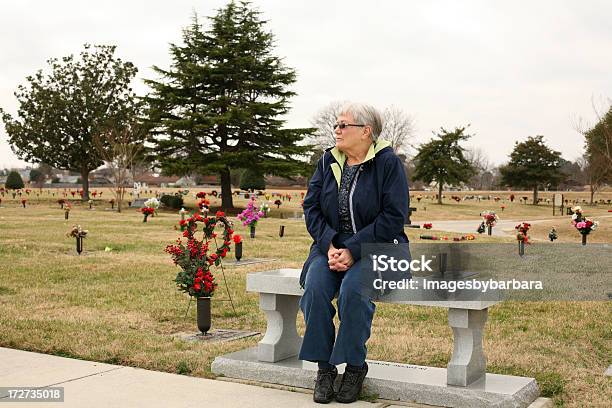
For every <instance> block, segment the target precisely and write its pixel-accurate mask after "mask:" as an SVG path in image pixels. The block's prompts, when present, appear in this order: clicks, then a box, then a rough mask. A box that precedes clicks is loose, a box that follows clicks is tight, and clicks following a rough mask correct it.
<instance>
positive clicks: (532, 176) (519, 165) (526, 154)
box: [499, 136, 564, 205]
mask: <svg viewBox="0 0 612 408" xmlns="http://www.w3.org/2000/svg"><path fill="white" fill-rule="evenodd" d="M543 139H544V136H535V137H532V136H529V137H528V138H527V140H526V141H524V142H522V143H519V142H516V143H515V145H514V150H513V151H512V153H510V162H509V163H508V164H506V165H505V166H501V167H500V168H499V172H500V173H501V177H502V178H501V182H502V184H505V185H508V186H511V187H520V188H529V189H532V190H533V204H534V205H537V204H538V189H539V188H541V187H550V186H556V185H557V184H558V183H559V182H560V181H561V180H562V179H563V178H564V176H563V173H561V170H560V169H561V153H559V152H557V151H554V150H552V149H550V148H549V147H548V146H546V144H545V143H544V140H543Z"/></svg>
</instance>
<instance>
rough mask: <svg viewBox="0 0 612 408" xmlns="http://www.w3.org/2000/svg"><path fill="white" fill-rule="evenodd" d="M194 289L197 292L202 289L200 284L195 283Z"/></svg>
mask: <svg viewBox="0 0 612 408" xmlns="http://www.w3.org/2000/svg"><path fill="white" fill-rule="evenodd" d="M193 288H194V289H195V290H200V289H201V288H202V287H201V286H200V284H199V283H195V284H194V285H193Z"/></svg>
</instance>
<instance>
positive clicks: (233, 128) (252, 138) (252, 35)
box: [145, 2, 313, 208]
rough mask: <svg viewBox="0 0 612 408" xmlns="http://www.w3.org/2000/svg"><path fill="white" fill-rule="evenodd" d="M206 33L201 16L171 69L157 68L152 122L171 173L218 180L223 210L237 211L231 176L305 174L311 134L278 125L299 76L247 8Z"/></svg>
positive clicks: (222, 13) (238, 7) (219, 19)
mask: <svg viewBox="0 0 612 408" xmlns="http://www.w3.org/2000/svg"><path fill="white" fill-rule="evenodd" d="M209 20H210V28H209V29H208V30H204V27H203V26H202V25H201V24H200V23H199V21H198V18H197V16H194V18H193V22H192V24H191V25H190V26H189V27H188V28H186V29H185V30H184V31H183V44H182V45H171V47H170V53H171V56H172V65H171V67H170V68H169V69H168V70H164V69H161V68H159V67H154V70H155V71H156V72H157V73H158V74H159V75H160V76H161V77H162V79H161V80H160V81H155V80H147V81H145V82H146V83H147V84H148V85H149V86H150V87H151V88H152V93H151V94H150V95H149V96H148V97H147V99H146V101H147V103H148V105H149V114H148V123H149V126H150V127H151V132H152V134H153V135H154V142H155V144H156V148H155V152H156V154H157V157H158V160H159V162H160V164H161V166H162V169H163V170H164V172H166V173H174V174H187V173H192V172H197V173H200V174H206V173H208V174H210V173H216V174H219V175H220V179H221V192H222V206H223V207H224V208H232V207H233V202H232V194H231V179H230V170H231V169H237V168H245V167H247V166H248V167H249V168H251V169H253V170H255V171H256V172H258V173H259V174H277V175H282V176H290V175H295V174H299V173H302V172H304V169H305V164H304V163H303V162H302V161H301V160H299V158H300V156H301V155H304V154H305V153H307V152H308V151H309V149H310V147H309V146H298V145H297V142H299V141H300V140H302V139H303V138H304V136H305V135H307V134H310V133H311V132H312V131H313V129H285V128H283V125H284V121H283V120H282V119H280V117H281V116H282V115H284V114H285V113H287V111H288V110H289V103H288V102H289V98H290V97H292V96H294V95H295V93H294V92H292V91H290V90H289V89H288V86H289V85H291V84H293V83H294V82H295V78H296V74H295V72H294V71H293V70H292V69H290V68H287V67H285V66H284V64H283V63H282V60H281V59H280V58H278V57H275V56H273V55H272V50H273V35H272V34H271V33H269V32H266V31H265V29H264V26H265V22H264V21H262V20H260V18H259V12H257V11H254V10H252V9H251V8H250V4H249V3H247V2H241V3H239V4H236V3H235V2H230V3H229V4H228V5H227V6H225V7H224V8H222V9H220V10H219V12H218V13H217V15H215V16H214V17H211V18H210V19H209Z"/></svg>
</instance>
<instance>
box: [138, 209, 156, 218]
mask: <svg viewBox="0 0 612 408" xmlns="http://www.w3.org/2000/svg"><path fill="white" fill-rule="evenodd" d="M140 212H141V213H143V214H144V218H143V220H142V222H147V218H149V215H152V214H153V213H154V212H155V208H153V207H142V208H141V209H140Z"/></svg>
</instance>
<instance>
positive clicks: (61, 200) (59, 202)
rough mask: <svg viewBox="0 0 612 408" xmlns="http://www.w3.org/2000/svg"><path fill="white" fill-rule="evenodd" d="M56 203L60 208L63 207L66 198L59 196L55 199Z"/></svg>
mask: <svg viewBox="0 0 612 408" xmlns="http://www.w3.org/2000/svg"><path fill="white" fill-rule="evenodd" d="M57 203H58V204H59V205H60V208H62V209H63V208H64V204H66V200H64V199H63V198H60V199H59V200H57Z"/></svg>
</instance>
